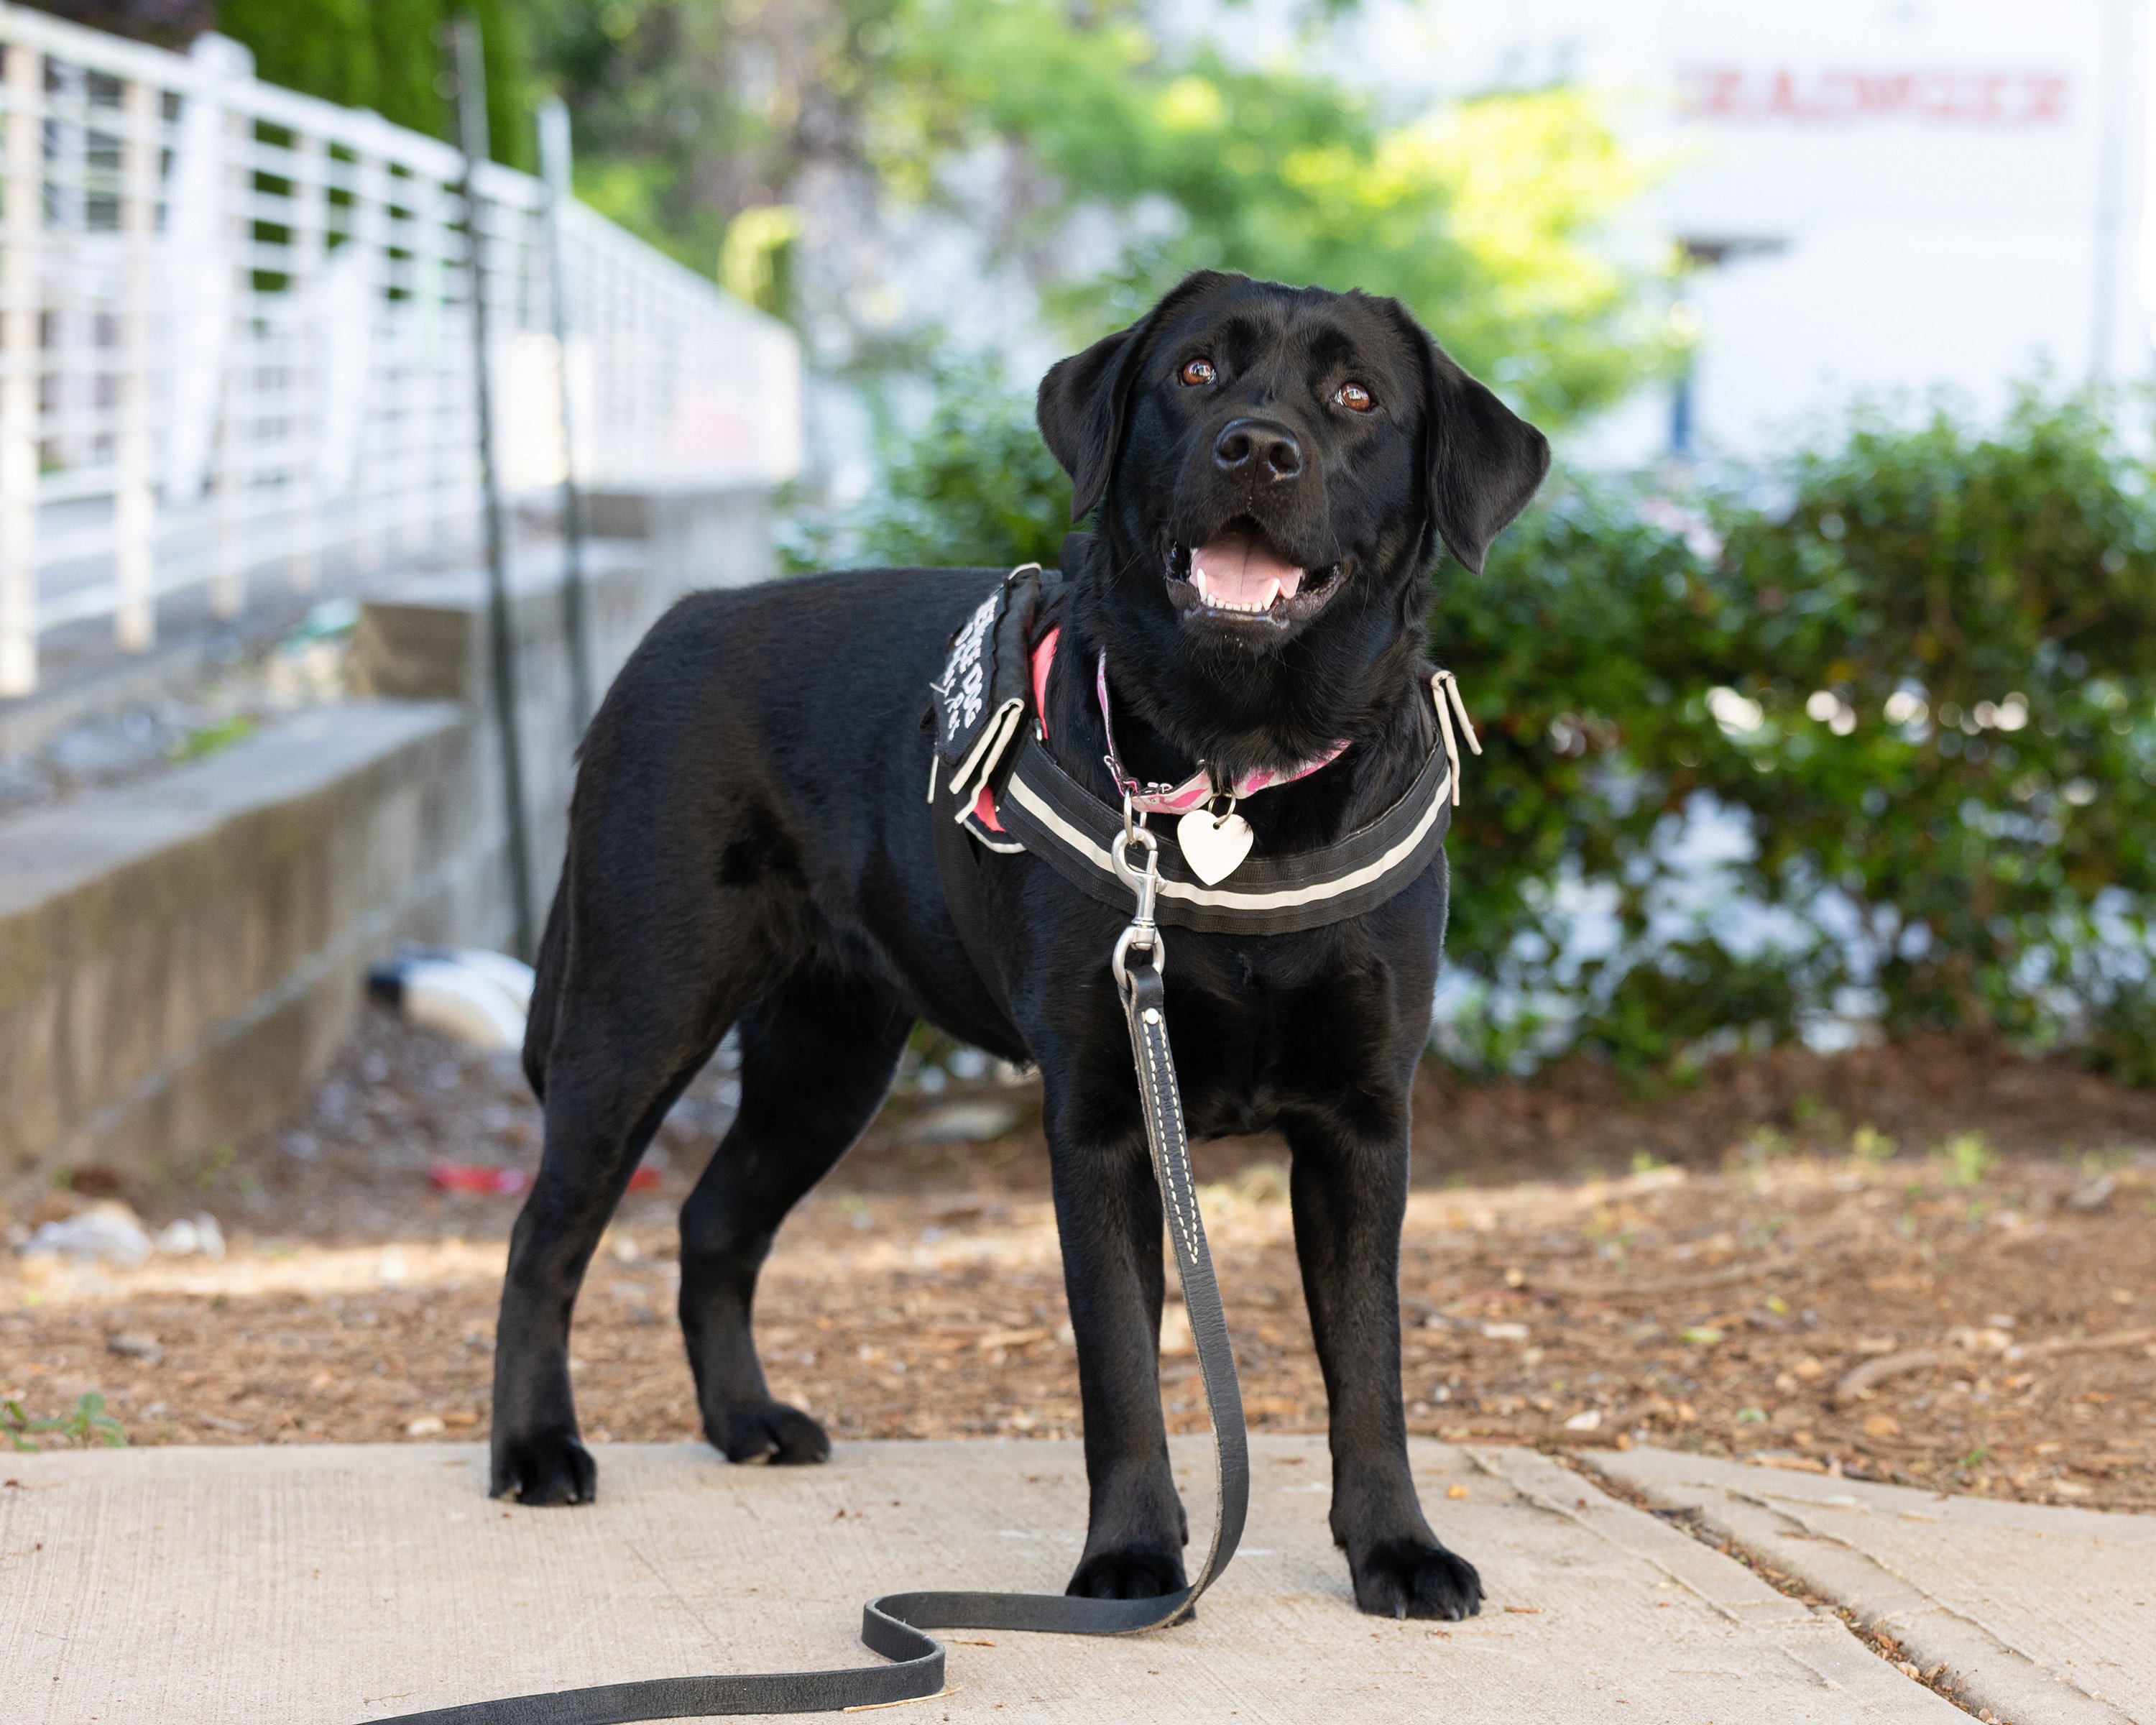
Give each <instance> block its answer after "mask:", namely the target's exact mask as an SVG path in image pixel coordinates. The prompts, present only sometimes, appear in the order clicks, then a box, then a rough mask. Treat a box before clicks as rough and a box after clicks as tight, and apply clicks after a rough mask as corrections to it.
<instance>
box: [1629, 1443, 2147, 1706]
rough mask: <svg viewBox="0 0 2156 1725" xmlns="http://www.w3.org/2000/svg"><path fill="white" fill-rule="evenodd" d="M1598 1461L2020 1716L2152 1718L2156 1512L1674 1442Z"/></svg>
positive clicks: (1963, 1691)
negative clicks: (2091, 1506)
mask: <svg viewBox="0 0 2156 1725" xmlns="http://www.w3.org/2000/svg"><path fill="white" fill-rule="evenodd" d="M1592 1460H1593V1462H1594V1466H1597V1467H1598V1468H1600V1469H1602V1470H1603V1471H1605V1472H1607V1473H1608V1474H1609V1476H1610V1477H1611V1478H1612V1479H1614V1480H1618V1481H1622V1482H1623V1483H1624V1484H1625V1485H1628V1486H1631V1487H1633V1488H1634V1489H1635V1490H1636V1491H1640V1492H1642V1493H1644V1494H1645V1496H1646V1497H1647V1498H1648V1499H1649V1501H1650V1502H1653V1503H1654V1504H1655V1505H1656V1506H1657V1507H1664V1508H1668V1509H1678V1510H1694V1511H1697V1512H1698V1514H1699V1516H1700V1518H1701V1520H1702V1522H1704V1523H1705V1524H1706V1525H1707V1527H1709V1528H1710V1529H1712V1531H1713V1532H1717V1533H1718V1534H1721V1535H1722V1536H1723V1537H1725V1538H1729V1539H1732V1540H1733V1541H1735V1542H1736V1543H1738V1545H1739V1546H1741V1547H1743V1548H1744V1549H1745V1550H1746V1551H1748V1552H1749V1553H1752V1554H1753V1556H1754V1557H1756V1558H1761V1559H1762V1560H1763V1561H1765V1562H1767V1563H1771V1564H1773V1565H1774V1567H1775V1568H1778V1569H1781V1570H1784V1571H1785V1572H1786V1573H1787V1574H1790V1575H1793V1576H1795V1577H1796V1578H1797V1579H1799V1580H1800V1581H1802V1582H1804V1584H1805V1585H1807V1586H1808V1587H1809V1588H1811V1589H1814V1590H1815V1592H1818V1593H1820V1594H1824V1595H1825V1596H1826V1597H1828V1598H1830V1599H1833V1600H1835V1602H1836V1603H1837V1604H1842V1605H1845V1606H1847V1607H1848V1608H1849V1609H1851V1611H1853V1612H1854V1613H1855V1614H1856V1618H1857V1620H1858V1621H1859V1622H1861V1623H1862V1624H1864V1625H1866V1626H1867V1627H1876V1628H1879V1629H1881V1630H1885V1631H1886V1633H1887V1634H1888V1635H1892V1636H1894V1637H1895V1638H1896V1639H1897V1640H1899V1641H1900V1642H1901V1643H1902V1649H1903V1651H1905V1652H1906V1654H1907V1656H1908V1658H1909V1659H1910V1661H1912V1663H1914V1664H1916V1665H1917V1666H1919V1667H1920V1668H1922V1669H1923V1670H1926V1671H1928V1670H1930V1669H1931V1668H1932V1667H1933V1666H1937V1665H1944V1666H1946V1667H1947V1676H1948V1678H1949V1679H1950V1680H1951V1681H1953V1685H1954V1693H1955V1695H1956V1697H1958V1699H1959V1700H1961V1701H1962V1702H1963V1703H1964V1704H1965V1705H1967V1706H1968V1707H1970V1708H1971V1709H1972V1710H1977V1709H1983V1708H1989V1709H1990V1710H1991V1711H1992V1712H1995V1713H1997V1714H1998V1715H1999V1717H2001V1718H2003V1719H2008V1720H2011V1721H2013V1722H2014V1725H2053V1722H2056V1725H2156V1516H2130V1515H2107V1514H2103V1513H2100V1512H2097V1511H2095V1510H2087V1509H2051V1508H2046V1507H2040V1506H2038V1505H2034V1504H2026V1503H1999V1502H1992V1501H1990V1500H1989V1499H1985V1498H1981V1497H1946V1496H1944V1495H1943V1494H1941V1493H1938V1492H1933V1491H1912V1490H1910V1489H1908V1488H1907V1487H1906V1486H1872V1485H1866V1484H1862V1483H1861V1482H1859V1481H1854V1480H1837V1479H1826V1478H1823V1477H1821V1476H1818V1475H1815V1474H1806V1473H1786V1472H1781V1471H1773V1470H1769V1469H1766V1468H1761V1467H1747V1466H1743V1465H1741V1464H1739V1463H1737V1462H1733V1461H1713V1460H1711V1459H1710V1458H1708V1457H1706V1456H1702V1455H1683V1454H1680V1453H1678V1452H1676V1451H1674V1450H1631V1451H1630V1452H1628V1453H1626V1454H1623V1455H1619V1454H1617V1453H1615V1452H1614V1451H1613V1452H1609V1453H1606V1454H1598V1455H1594V1457H1593V1458H1592Z"/></svg>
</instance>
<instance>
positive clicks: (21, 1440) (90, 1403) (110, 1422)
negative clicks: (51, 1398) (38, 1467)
mask: <svg viewBox="0 0 2156 1725" xmlns="http://www.w3.org/2000/svg"><path fill="white" fill-rule="evenodd" d="M0 1433H5V1434H6V1435H7V1438H8V1442H9V1443H10V1444H12V1445H13V1446H14V1447H15V1448H16V1449H18V1450H42V1449H44V1447H45V1446H44V1445H43V1444H39V1443H33V1442H32V1441H31V1440H32V1439H33V1438H38V1437H53V1438H57V1439H58V1440H59V1441H60V1442H61V1443H63V1444H69V1445H76V1446H79V1447H80V1448H82V1449H85V1450H86V1449H89V1448H90V1446H91V1445H95V1444H103V1445H107V1446H108V1447H110V1448H112V1449H115V1450H116V1449H119V1448H120V1447H121V1446H122V1445H125V1444H126V1441H127V1428H126V1426H124V1425H121V1423H120V1422H119V1421H118V1420H115V1419H114V1418H113V1417H112V1416H111V1415H110V1414H107V1413H106V1412H105V1398H104V1397H103V1396H101V1395H100V1394H98V1393H97V1392H96V1391H95V1390H94V1389H93V1390H91V1391H90V1394H87V1395H85V1396H84V1397H83V1398H82V1399H81V1400H80V1401H78V1402H77V1403H76V1404H74V1412H73V1413H72V1414H61V1415H60V1417H59V1419H57V1420H33V1419H31V1418H30V1416H29V1415H28V1414H26V1413H24V1412H23V1404H22V1403H20V1402H17V1401H7V1402H0Z"/></svg>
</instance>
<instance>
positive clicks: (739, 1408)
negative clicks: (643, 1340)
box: [681, 969, 913, 1462]
mask: <svg viewBox="0 0 2156 1725" xmlns="http://www.w3.org/2000/svg"><path fill="white" fill-rule="evenodd" d="M912 1024H913V1020H912V1018H911V1015H910V1014H908V1013H906V1011H905V1009H903V1008H901V1006H900V1005H899V1004H898V1002H897V1000H896V998H895V997H894V996H893V995H892V993H891V991H890V990H889V989H888V988H885V987H884V986H883V985H882V984H880V983H876V982H874V981H870V980H868V979H865V978H859V977H854V976H839V975H834V974H832V973H829V972H826V971H821V970H817V969H808V970H803V971H801V972H798V973H795V975H794V976H793V978H790V979H789V980H788V982H787V983H785V984H784V985H783V987H782V988H780V989H779V990H778V992H777V993H775V994H773V996H771V997H770V998H768V999H765V1000H763V1001H762V1002H759V1003H758V1004H757V1005H756V1006H754V1007H752V1009H750V1010H749V1011H748V1012H747V1014H745V1015H744V1016H743V1017H742V1024H741V1041H742V1076H741V1082H742V1097H741V1111H740V1112H739V1113H738V1114H737V1115H736V1117H734V1122H733V1125H732V1127H731V1128H729V1129H728V1131H727V1132H726V1137H725V1138H724V1139H723V1140H722V1141H721V1142H720V1145H719V1147H718V1149H717V1151H716V1153H714V1155H713V1156H712V1158H711V1164H710V1166H709V1167H707V1168H706V1169H705V1170H704V1174H703V1178H701V1179H700V1180H698V1181H697V1183H696V1190H695V1191H694V1192H692V1193H690V1194H689V1200H688V1202H687V1203H686V1204H684V1205H683V1206H682V1208H681V1331H682V1336H683V1338H684V1339H685V1341H686V1343H688V1348H689V1364H690V1368H691V1369H692V1370H693V1371H694V1372H695V1373H696V1401H697V1404H698V1406H699V1408H700V1409H701V1411H702V1414H703V1416H704V1430H705V1433H706V1435H707V1436H708V1437H709V1438H710V1439H711V1443H712V1445H713V1447H715V1448H716V1449H718V1450H721V1451H722V1452H723V1453H724V1454H725V1455H726V1459H727V1460H728V1461H753V1460H755V1459H756V1458H757V1457H758V1456H762V1455H768V1456H769V1457H770V1458H771V1459H772V1460H773V1461H775V1462H791V1461H823V1460H824V1458H825V1457H826V1456H828V1455H829V1454H830V1453H831V1445H830V1440H829V1439H828V1438H827V1437H825V1436H824V1431H823V1428H822V1427H820V1426H819V1425H817V1423H816V1422H815V1421H814V1420H812V1419H810V1418H809V1417H808V1415H807V1414H804V1413H803V1412H801V1410H800V1409H798V1408H790V1407H788V1406H787V1405H785V1404H783V1403H782V1402H778V1401H774V1400H773V1399H772V1395H771V1391H770V1389H769V1388H768V1387H767V1385H766V1384H765V1383H764V1378H763V1368H762V1365H761V1364H760V1363H758V1362H757V1355H756V1343H755V1340H754V1337H752V1333H751V1329H750V1322H751V1317H752V1312H753V1311H754V1308H755V1303H756V1281H757V1272H758V1271H760V1270H761V1269H762V1267H763V1260H764V1258H765V1255H767V1253H768V1252H769V1251H770V1250H771V1243H772V1240H773V1236H774V1235H776V1234H777V1233H778V1224H780V1223H781V1222H782V1221H783V1220H784V1219H785V1218H786V1213H787V1212H788V1210H790V1209H793V1205H794V1204H795V1203H796V1202H797V1201H798V1199H800V1198H801V1196H802V1194H804V1193H805V1192H807V1191H808V1189H809V1188H810V1187H812V1186H814V1184H815V1183H816V1182H817V1181H819V1179H821V1178H823V1177H824V1174H825V1173H828V1172H829V1170H830V1168H831V1167H832V1165H833V1164H834V1163H836V1162H837V1161H838V1160H839V1158H840V1157H842V1156H844V1154H845V1153H846V1151H847V1150H848V1149H849V1148H850V1147H851V1146H852V1144H853V1142H854V1140H855V1138H857V1137H860V1133H861V1130H862V1128H863V1127H865V1126H867V1124H868V1123H869V1122H870V1120H872V1119H874V1118H875V1112H876V1110H877V1108H878V1106H880V1104H881V1103H882V1101H883V1098H884V1094H885V1091H887V1090H888V1089H889V1088H890V1086H891V1073H892V1071H893V1070H895V1069H896V1066H897V1064H898V1056H899V1054H900V1052H901V1050H903V1048H904V1047H905V1045H906V1034H907V1032H908V1031H909V1030H911V1028H912Z"/></svg>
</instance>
